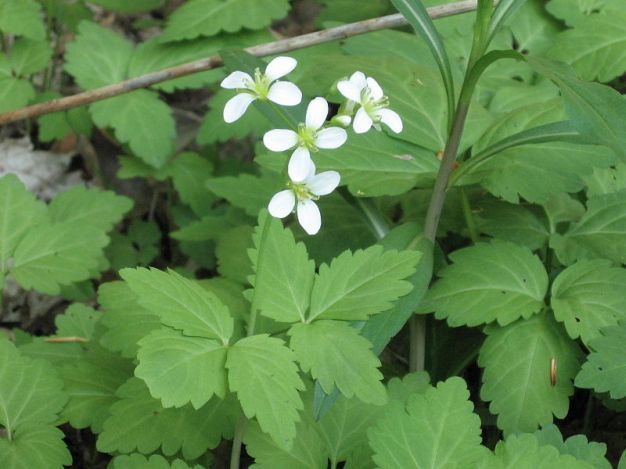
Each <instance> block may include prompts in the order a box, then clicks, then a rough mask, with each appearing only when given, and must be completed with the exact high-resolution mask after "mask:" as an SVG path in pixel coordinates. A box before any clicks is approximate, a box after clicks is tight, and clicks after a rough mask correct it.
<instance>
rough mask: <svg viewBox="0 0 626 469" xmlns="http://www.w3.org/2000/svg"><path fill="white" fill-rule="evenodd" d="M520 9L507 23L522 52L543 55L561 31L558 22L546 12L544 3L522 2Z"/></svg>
mask: <svg viewBox="0 0 626 469" xmlns="http://www.w3.org/2000/svg"><path fill="white" fill-rule="evenodd" d="M521 3H522V5H521V7H520V9H519V10H518V11H517V12H516V13H515V15H514V16H513V17H512V19H510V20H509V21H508V22H507V25H508V26H509V27H510V28H511V32H512V33H513V36H514V37H515V41H516V43H517V47H516V49H517V50H518V51H520V52H526V53H528V52H530V53H531V54H543V53H544V52H545V51H546V50H547V49H548V48H550V46H551V45H552V43H553V41H554V38H555V36H556V35H557V33H558V32H559V31H560V30H561V26H560V24H559V22H558V21H556V20H555V19H554V18H552V17H551V16H550V15H549V14H548V12H546V10H545V6H544V5H543V3H542V2H540V1H536V0H531V1H525V0H522V2H521Z"/></svg>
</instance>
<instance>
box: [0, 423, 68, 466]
mask: <svg viewBox="0 0 626 469" xmlns="http://www.w3.org/2000/svg"><path fill="white" fill-rule="evenodd" d="M64 436H65V434H64V433H63V432H62V431H61V430H59V429H58V428H55V427H50V426H42V427H39V426H36V427H28V428H25V429H24V430H23V431H21V432H19V433H18V434H17V435H16V438H15V439H14V440H13V441H9V440H6V439H4V438H0V464H1V465H2V467H3V468H6V469H32V468H34V467H46V468H51V469H61V468H62V467H63V466H69V465H70V464H72V456H71V454H70V452H69V451H68V450H67V447H66V446H65V443H64V442H63V437H64Z"/></svg>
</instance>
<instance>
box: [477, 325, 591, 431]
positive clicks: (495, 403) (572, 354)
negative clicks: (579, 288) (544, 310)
mask: <svg viewBox="0 0 626 469" xmlns="http://www.w3.org/2000/svg"><path fill="white" fill-rule="evenodd" d="M486 332H487V334H488V336H487V339H486V340H485V342H484V343H483V346H482V347H481V349H480V354H479V357H478V365H479V366H480V367H481V368H483V369H484V372H483V385H482V388H481V390H480V397H481V399H483V400H484V401H489V402H491V404H490V405H489V410H490V411H491V413H493V414H495V415H497V416H498V420H497V422H498V428H500V429H502V430H503V431H504V433H505V435H509V434H512V433H516V432H531V431H535V430H536V429H537V427H538V426H539V425H545V424H548V423H551V422H552V419H553V415H554V416H555V417H557V418H564V417H565V415H567V410H568V407H569V396H570V395H572V393H573V392H574V387H573V386H572V380H573V378H574V376H575V375H576V373H577V372H578V369H579V363H580V358H581V351H580V348H579V347H578V345H577V344H576V342H573V341H572V340H571V339H570V338H569V337H567V335H566V334H565V331H563V330H562V329H561V326H560V325H559V324H557V323H556V322H555V321H554V320H553V319H552V318H550V317H549V316H547V315H545V314H539V315H536V316H533V317H532V318H530V319H527V320H524V321H517V322H514V323H513V324H509V325H508V326H506V327H498V326H495V325H493V326H490V327H489V328H488V329H487V330H486ZM552 360H554V361H555V362H556V367H557V376H556V384H555V385H552V384H551V378H550V367H551V362H552Z"/></svg>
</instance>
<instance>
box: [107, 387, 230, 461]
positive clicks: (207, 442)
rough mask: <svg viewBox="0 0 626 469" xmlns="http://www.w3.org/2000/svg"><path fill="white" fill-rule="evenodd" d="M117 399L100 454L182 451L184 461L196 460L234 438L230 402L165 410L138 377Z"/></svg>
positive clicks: (119, 393) (215, 402)
mask: <svg viewBox="0 0 626 469" xmlns="http://www.w3.org/2000/svg"><path fill="white" fill-rule="evenodd" d="M117 396H118V398H119V401H118V402H116V403H115V404H113V405H112V406H111V410H110V414H111V415H110V417H109V418H108V419H107V420H106V421H105V422H104V430H103V431H102V433H100V435H98V441H97V448H98V450H99V451H104V452H109V453H111V452H114V451H118V452H120V453H131V452H133V451H135V450H136V451H138V452H140V453H144V454H149V453H153V452H154V451H156V450H157V449H159V448H160V449H161V451H162V452H163V454H164V455H165V456H172V455H174V454H177V453H178V452H179V451H180V452H181V454H182V455H183V457H184V458H186V459H195V458H197V457H198V456H200V455H202V454H204V453H205V452H206V451H207V449H211V448H215V447H216V446H217V445H218V444H219V443H220V441H221V439H222V437H224V438H232V430H233V426H234V423H233V420H234V415H233V409H232V403H230V402H228V401H220V400H217V399H216V400H214V401H211V402H209V403H208V404H206V405H204V406H203V407H202V408H200V409H199V410H194V409H193V408H192V407H191V406H185V407H183V408H180V409H175V408H172V409H164V408H163V407H162V406H161V403H160V402H159V401H158V400H157V399H154V398H152V397H151V396H150V394H149V392H148V389H147V388H146V386H145V384H144V383H143V382H142V381H141V380H140V379H138V378H131V379H129V380H128V381H127V382H126V383H125V384H123V385H122V386H121V387H120V388H119V390H118V391H117ZM173 429H176V430H175V431H173Z"/></svg>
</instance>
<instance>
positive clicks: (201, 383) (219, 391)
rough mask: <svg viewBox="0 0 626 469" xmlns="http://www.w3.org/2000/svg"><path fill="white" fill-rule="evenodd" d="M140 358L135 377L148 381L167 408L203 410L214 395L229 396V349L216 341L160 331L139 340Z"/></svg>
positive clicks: (149, 386)
mask: <svg viewBox="0 0 626 469" xmlns="http://www.w3.org/2000/svg"><path fill="white" fill-rule="evenodd" d="M137 359H138V360H139V366H137V368H136V370H135V376H137V377H138V378H141V379H143V380H144V381H145V382H146V384H147V385H148V388H149V389H150V394H152V396H153V397H156V398H157V399H161V402H162V404H163V407H166V408H167V407H182V406H184V405H185V404H187V403H191V405H192V406H193V408H194V409H199V408H200V407H202V406H203V405H204V404H206V403H207V402H208V401H209V399H211V398H212V397H213V395H214V394H215V395H217V396H218V397H219V398H220V399H223V398H224V396H225V395H226V391H227V384H226V369H225V368H224V365H225V362H226V348H224V346H223V345H222V344H221V343H220V342H218V341H216V340H211V339H205V338H204V337H185V336H183V335H182V334H181V333H180V331H176V330H173V329H161V330H156V331H153V332H152V333H151V334H150V335H148V336H147V337H144V338H143V339H141V340H140V341H139V353H138V354H137Z"/></svg>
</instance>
